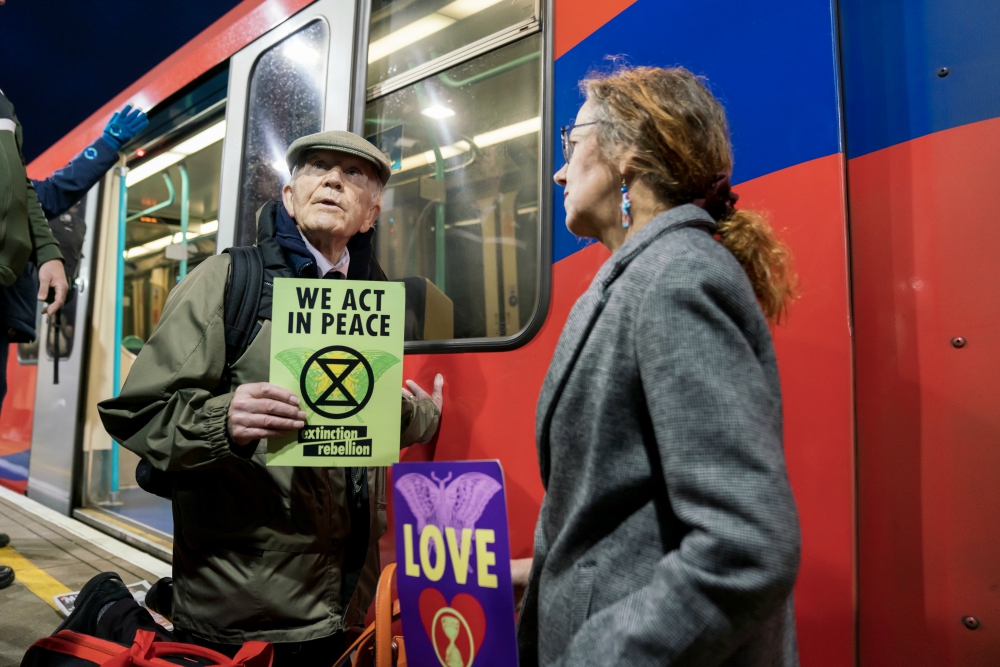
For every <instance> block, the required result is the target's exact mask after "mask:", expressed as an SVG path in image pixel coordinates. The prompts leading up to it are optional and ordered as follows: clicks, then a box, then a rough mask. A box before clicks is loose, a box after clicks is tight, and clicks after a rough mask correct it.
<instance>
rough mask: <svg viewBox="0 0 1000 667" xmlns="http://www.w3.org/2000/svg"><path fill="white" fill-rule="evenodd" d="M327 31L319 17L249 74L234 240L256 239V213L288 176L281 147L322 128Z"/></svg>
mask: <svg viewBox="0 0 1000 667" xmlns="http://www.w3.org/2000/svg"><path fill="white" fill-rule="evenodd" d="M329 41H330V31H329V28H328V26H327V24H326V22H325V21H322V20H317V21H313V22H312V23H310V24H308V25H307V26H305V27H304V28H302V29H300V30H298V31H297V32H294V33H292V34H291V35H289V36H288V37H286V38H285V39H284V40H282V41H281V42H279V43H277V44H275V45H274V46H272V47H271V48H269V49H268V50H267V51H264V53H262V54H261V56H260V58H258V60H257V62H256V63H255V65H254V67H253V71H252V73H251V75H250V92H249V96H248V99H247V121H246V133H245V135H244V136H245V138H244V146H243V165H242V178H241V179H240V183H241V189H240V204H239V214H238V220H239V223H238V225H237V232H236V245H251V244H253V242H254V241H255V240H256V238H257V233H256V230H257V224H256V213H257V209H259V208H260V207H261V206H262V205H264V204H265V203H266V202H268V201H269V200H271V199H274V198H275V197H276V196H277V194H278V193H279V192H280V191H281V187H282V185H284V183H285V180H286V179H287V178H288V169H287V167H286V166H285V149H286V148H287V147H288V145H289V144H291V143H292V141H294V140H295V139H297V138H299V137H301V136H304V135H307V134H313V133H315V132H319V131H321V130H322V129H323V99H324V95H325V91H326V80H327V66H326V63H327V52H328V51H329Z"/></svg>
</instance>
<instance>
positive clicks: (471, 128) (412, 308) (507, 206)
mask: <svg viewBox="0 0 1000 667" xmlns="http://www.w3.org/2000/svg"><path fill="white" fill-rule="evenodd" d="M540 55H541V38H540V36H538V35H535V36H532V37H528V38H525V39H523V40H521V41H518V42H515V43H513V44H511V45H509V46H506V47H503V48H501V49H498V50H496V51H493V52H492V53H489V54H487V55H484V56H481V57H479V58H476V59H474V60H470V61H469V62H466V63H464V64H462V65H459V66H457V67H454V68H452V69H449V70H445V71H443V72H441V73H438V74H434V75H432V76H429V77H427V78H425V79H423V80H422V81H419V82H418V83H415V84H413V85H411V86H409V87H407V88H403V89H401V90H398V91H396V92H394V93H391V94H389V95H386V96H385V97H382V98H379V99H376V100H374V101H373V102H371V103H369V105H368V107H367V111H366V114H365V134H366V136H367V137H368V139H369V141H371V142H372V143H374V144H375V145H377V146H379V148H381V150H382V151H383V152H384V153H385V154H386V155H387V156H388V157H389V159H390V161H391V162H392V165H393V166H392V169H393V175H392V178H391V179H390V181H389V184H388V186H387V188H386V190H385V195H384V199H383V206H382V213H381V215H380V217H379V220H378V223H377V226H376V230H377V234H376V248H377V256H378V261H379V264H380V265H381V266H382V268H383V270H384V271H385V272H386V274H387V276H388V277H389V278H390V279H391V280H403V281H405V282H406V285H407V327H406V339H407V340H442V339H453V338H497V337H502V336H510V335H513V334H516V333H517V332H518V331H520V330H521V329H522V328H523V327H524V326H525V325H526V324H527V323H528V321H529V320H530V319H531V316H532V314H533V312H534V309H535V307H536V305H537V303H538V273H539V250H538V249H539V238H540V229H539V217H538V214H539V210H538V194H539V182H540V181H539V179H540V173H539V168H540V167H539V165H540V163H539V156H540V139H539V132H540V129H541V95H540V90H541V58H540Z"/></svg>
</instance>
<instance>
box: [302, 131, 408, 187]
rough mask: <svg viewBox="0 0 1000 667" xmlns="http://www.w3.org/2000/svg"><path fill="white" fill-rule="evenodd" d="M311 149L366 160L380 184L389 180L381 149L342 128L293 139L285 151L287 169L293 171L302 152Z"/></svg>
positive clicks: (387, 163)
mask: <svg viewBox="0 0 1000 667" xmlns="http://www.w3.org/2000/svg"><path fill="white" fill-rule="evenodd" d="M311 150H328V151H340V152H341V153H350V154H351V155H356V156H358V157H359V158H363V159H365V160H368V161H369V162H371V163H372V166H373V167H375V173H377V174H378V177H379V180H381V181H382V185H385V184H386V183H387V182H388V181H389V176H391V175H392V168H391V165H390V164H389V160H388V159H387V158H386V157H385V155H383V154H382V151H380V150H379V149H378V148H376V147H375V146H373V145H372V144H370V143H369V142H368V141H366V140H365V139H364V138H362V137H360V136H359V135H357V134H354V133H353V132H346V131H344V130H331V131H330V132H317V133H316V134H310V135H307V136H304V137H299V138H298V139H296V140H295V141H293V142H292V145H291V146H289V147H288V151H287V152H286V153H285V162H286V163H287V164H288V171H293V170H294V169H295V165H296V164H298V161H299V158H300V157H301V156H302V154H303V153H305V152H306V151H311Z"/></svg>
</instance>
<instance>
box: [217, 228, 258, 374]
mask: <svg viewBox="0 0 1000 667" xmlns="http://www.w3.org/2000/svg"><path fill="white" fill-rule="evenodd" d="M222 252H225V253H229V278H228V280H227V281H226V300H225V318H226V364H227V365H229V364H232V363H233V362H235V361H236V360H237V359H239V358H240V356H241V355H242V354H243V352H245V351H246V349H247V347H248V346H249V345H250V340H251V337H252V335H253V331H254V327H255V326H256V325H257V314H258V312H259V310H260V297H261V292H262V291H263V288H264V260H263V258H262V257H261V254H260V250H259V249H258V248H257V247H256V246H249V247H235V248H226V249H225V250H223V251H222Z"/></svg>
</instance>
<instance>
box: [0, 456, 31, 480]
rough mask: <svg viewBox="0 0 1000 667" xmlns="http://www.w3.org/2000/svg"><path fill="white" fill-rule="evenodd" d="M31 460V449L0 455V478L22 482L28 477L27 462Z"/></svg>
mask: <svg viewBox="0 0 1000 667" xmlns="http://www.w3.org/2000/svg"><path fill="white" fill-rule="evenodd" d="M30 460H31V450H28V449H26V450H24V451H23V452H17V453H16V454H8V455H7V456H0V479H6V480H9V481H12V482H23V481H24V480H26V479H28V462H29V461H30Z"/></svg>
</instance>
